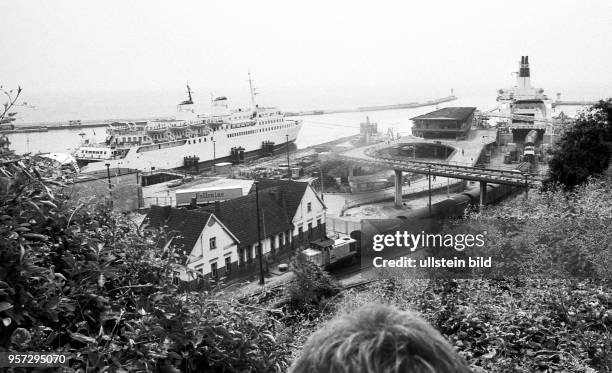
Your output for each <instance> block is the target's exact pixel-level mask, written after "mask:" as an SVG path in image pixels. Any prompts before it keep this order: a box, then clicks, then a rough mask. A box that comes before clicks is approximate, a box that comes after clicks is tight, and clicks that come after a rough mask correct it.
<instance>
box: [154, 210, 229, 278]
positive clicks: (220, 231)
mask: <svg viewBox="0 0 612 373" xmlns="http://www.w3.org/2000/svg"><path fill="white" fill-rule="evenodd" d="M143 224H146V225H147V228H157V229H159V228H162V229H164V231H165V232H166V235H167V238H168V239H167V241H166V242H165V243H164V246H165V248H168V247H170V246H173V247H174V248H175V249H176V250H179V251H183V252H184V253H185V255H187V261H186V263H184V265H183V266H180V265H177V266H175V267H174V277H175V278H180V279H181V280H183V281H191V280H194V279H196V278H197V274H196V272H197V273H199V274H201V275H202V276H204V277H205V278H219V277H221V276H231V274H232V273H234V272H236V271H238V245H239V241H238V238H237V237H236V236H235V235H234V234H232V232H231V231H230V230H229V229H228V228H227V227H226V226H225V225H224V224H223V223H222V222H221V221H220V220H219V219H218V218H217V217H216V216H214V215H213V214H211V213H208V212H202V211H193V210H184V209H177V208H173V207H170V206H163V207H161V206H152V207H151V209H150V211H149V213H148V214H147V217H146V218H145V220H144V222H143Z"/></svg>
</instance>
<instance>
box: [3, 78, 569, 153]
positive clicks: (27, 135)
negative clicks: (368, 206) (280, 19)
mask: <svg viewBox="0 0 612 373" xmlns="http://www.w3.org/2000/svg"><path fill="white" fill-rule="evenodd" d="M437 93H438V94H440V95H441V94H442V93H443V92H437ZM432 94H433V92H432ZM457 96H458V99H457V100H455V101H451V102H446V103H442V104H439V105H436V106H424V107H418V108H411V109H397V110H380V111H370V112H348V113H335V114H321V115H308V116H298V117H290V118H291V119H301V120H302V121H303V123H304V125H303V127H302V130H301V132H300V134H299V136H298V138H297V141H296V145H297V146H298V148H299V149H303V148H306V147H309V146H313V145H317V144H320V143H323V142H327V141H332V140H335V139H338V138H341V137H345V136H349V135H353V134H358V133H359V124H360V123H361V122H365V120H366V117H369V119H370V121H371V122H373V123H377V124H378V129H379V132H381V133H387V131H388V130H389V129H391V130H392V131H393V133H394V134H397V133H406V134H408V133H410V129H411V127H412V121H411V120H410V118H412V117H415V116H418V115H421V114H424V113H427V112H430V111H433V110H435V109H436V108H442V107H447V106H473V107H477V108H478V109H479V110H489V109H492V108H494V107H496V101H495V91H489V90H487V91H483V92H476V93H472V94H467V95H461V94H460V93H457ZM435 97H436V96H433V95H432V96H430V97H423V98H421V97H419V98H415V99H411V98H410V97H408V98H406V97H399V95H398V96H397V97H396V98H395V99H394V98H385V99H387V100H389V101H387V102H386V104H397V103H402V102H413V101H425V99H433V98H435ZM294 100H296V101H286V100H285V102H284V103H280V104H279V107H280V108H281V110H286V111H290V110H296V108H301V109H318V108H323V109H334V108H346V107H349V108H351V107H355V108H356V107H359V106H361V105H366V104H368V103H370V104H385V102H380V98H379V99H378V102H377V101H373V100H371V101H368V100H367V99H364V98H361V99H355V100H352V101H343V102H340V101H339V100H336V101H335V104H334V102H332V103H328V104H327V105H326V106H320V105H322V102H320V101H319V102H313V101H307V104H304V103H302V104H300V103H299V100H298V99H297V98H294ZM123 105H124V106H120V107H114V108H115V109H117V112H116V113H115V112H111V111H109V110H112V109H111V108H107V109H106V110H103V109H104V106H102V109H101V108H100V107H86V108H85V107H84V108H83V110H91V111H90V112H88V114H87V113H83V114H81V115H77V113H76V112H75V113H71V114H70V115H72V116H71V118H84V119H85V118H86V119H95V118H105V117H106V118H108V117H116V118H121V117H125V118H129V117H136V118H142V117H146V116H149V117H151V116H171V115H172V113H173V111H172V110H173V106H172V105H166V106H164V107H161V108H160V107H159V106H157V107H155V108H154V107H153V106H149V104H147V105H145V106H138V105H136V104H134V107H129V105H128V103H126V102H124V103H123ZM334 105H335V106H334ZM201 106H202V108H203V110H202V112H205V110H206V107H205V105H201ZM148 109H151V110H150V111H148ZM162 109H163V110H162ZM561 110H563V111H565V113H568V112H569V113H570V114H572V113H575V111H576V108H565V107H564V108H557V109H556V111H555V113H554V114H553V115H557V114H558V113H559V112H560V111H561ZM30 118H37V119H40V113H37V115H34V116H33V115H30ZM45 118H46V119H47V121H48V122H50V121H53V120H65V118H66V116H65V114H63V115H60V114H59V113H55V112H50V113H49V115H47V116H45ZM16 124H17V125H19V123H16ZM7 136H8V138H9V140H10V141H11V149H13V150H15V152H16V153H18V154H24V153H34V154H35V153H39V152H42V153H46V152H53V153H71V152H73V151H74V150H75V149H76V148H78V146H79V145H80V144H81V141H82V138H88V139H89V140H90V141H95V142H102V141H104V140H105V138H106V128H105V126H100V127H87V128H63V129H57V130H49V131H47V132H19V133H9V134H7Z"/></svg>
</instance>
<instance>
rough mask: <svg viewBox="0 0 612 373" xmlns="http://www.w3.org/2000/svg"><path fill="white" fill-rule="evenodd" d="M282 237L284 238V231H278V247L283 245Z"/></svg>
mask: <svg viewBox="0 0 612 373" xmlns="http://www.w3.org/2000/svg"><path fill="white" fill-rule="evenodd" d="M284 238H285V234H284V233H280V234H279V235H278V247H283V245H284V244H285V242H284V241H285V240H284Z"/></svg>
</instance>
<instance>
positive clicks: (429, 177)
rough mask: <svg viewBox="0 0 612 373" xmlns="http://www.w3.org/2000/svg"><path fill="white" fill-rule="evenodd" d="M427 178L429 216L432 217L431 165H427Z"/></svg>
mask: <svg viewBox="0 0 612 373" xmlns="http://www.w3.org/2000/svg"><path fill="white" fill-rule="evenodd" d="M427 180H428V181H429V217H430V218H431V165H428V166H427Z"/></svg>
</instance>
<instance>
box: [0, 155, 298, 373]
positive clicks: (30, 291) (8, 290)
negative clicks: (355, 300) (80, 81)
mask: <svg viewBox="0 0 612 373" xmlns="http://www.w3.org/2000/svg"><path fill="white" fill-rule="evenodd" d="M0 168H1V171H2V174H3V175H4V176H3V177H1V179H2V180H0V181H2V183H1V185H2V186H3V188H2V190H0V197H1V199H0V201H1V204H0V320H2V328H1V329H0V350H3V351H5V350H10V351H20V352H21V351H41V352H45V351H55V352H65V353H68V354H69V355H70V366H71V367H72V368H74V369H77V370H81V371H83V370H87V371H100V370H111V371H117V372H120V371H134V370H140V371H168V372H172V371H179V370H181V371H223V372H234V371H240V372H242V371H261V372H277V371H281V370H283V369H285V368H286V366H287V360H288V353H289V352H288V348H287V346H286V344H285V343H281V342H277V341H276V337H275V330H276V324H275V322H276V321H273V320H272V319H271V318H268V317H266V313H265V311H263V310H258V309H254V308H248V307H246V306H244V305H240V304H238V303H237V302H234V301H232V300H231V299H229V300H223V301H222V300H219V299H216V298H215V294H211V293H208V294H207V293H188V292H181V291H180V290H179V289H178V288H177V286H174V285H173V283H172V278H171V268H172V266H173V265H175V264H176V263H177V262H180V261H181V260H182V258H181V255H180V253H177V252H176V251H174V250H170V251H165V252H164V251H163V250H162V249H161V248H160V246H159V245H157V244H156V242H157V241H158V240H164V239H165V238H164V236H163V232H152V233H151V234H149V235H143V234H141V232H140V231H139V229H138V227H137V226H136V225H135V224H134V223H133V222H132V221H130V220H129V219H128V218H127V217H126V216H123V215H119V214H115V213H113V212H112V211H110V210H109V209H108V208H107V207H106V206H104V205H97V206H96V205H91V206H74V205H72V204H71V201H70V200H69V199H68V198H67V197H66V196H64V195H63V194H62V188H63V185H62V180H61V178H60V179H59V181H58V180H55V179H53V178H52V177H51V176H52V174H53V172H54V171H53V170H52V169H50V168H48V167H46V165H45V164H44V163H42V161H40V160H36V159H15V160H8V161H7V160H4V161H2V163H1V164H0Z"/></svg>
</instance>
